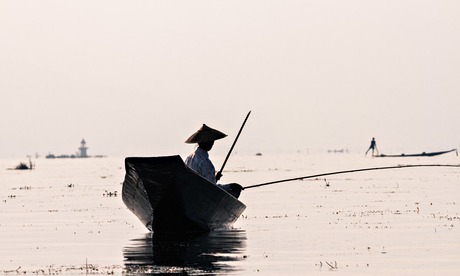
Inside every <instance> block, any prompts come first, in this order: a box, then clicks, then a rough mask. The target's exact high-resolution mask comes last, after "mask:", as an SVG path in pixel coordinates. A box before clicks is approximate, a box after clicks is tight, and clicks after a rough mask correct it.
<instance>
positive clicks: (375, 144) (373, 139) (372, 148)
mask: <svg viewBox="0 0 460 276" xmlns="http://www.w3.org/2000/svg"><path fill="white" fill-rule="evenodd" d="M370 150H372V156H374V150H375V151H376V152H377V155H378V154H379V150H378V149H377V143H376V142H375V138H374V137H372V141H371V145H370V146H369V148H368V149H367V151H366V154H365V155H367V153H368V152H369V151H370Z"/></svg>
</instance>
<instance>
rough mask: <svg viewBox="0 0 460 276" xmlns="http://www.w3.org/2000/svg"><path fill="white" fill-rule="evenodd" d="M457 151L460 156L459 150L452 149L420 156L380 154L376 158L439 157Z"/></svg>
mask: <svg viewBox="0 0 460 276" xmlns="http://www.w3.org/2000/svg"><path fill="white" fill-rule="evenodd" d="M453 151H455V152H456V153H457V156H458V151H457V149H451V150H446V151H435V152H422V153H418V154H404V153H402V154H379V155H376V156H375V157H431V156H437V155H441V154H446V153H449V152H453Z"/></svg>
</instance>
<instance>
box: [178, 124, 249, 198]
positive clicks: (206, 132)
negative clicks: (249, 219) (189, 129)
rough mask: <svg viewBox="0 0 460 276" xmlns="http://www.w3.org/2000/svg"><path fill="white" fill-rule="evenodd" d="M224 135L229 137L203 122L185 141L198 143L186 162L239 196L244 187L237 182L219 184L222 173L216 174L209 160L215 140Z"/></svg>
mask: <svg viewBox="0 0 460 276" xmlns="http://www.w3.org/2000/svg"><path fill="white" fill-rule="evenodd" d="M224 137H227V135H226V134H224V133H222V132H220V131H218V130H216V129H213V128H210V127H208V126H207V125H205V124H203V126H202V127H201V128H200V129H199V130H198V131H197V132H195V133H194V134H192V136H190V137H189V138H188V139H187V140H186V141H185V143H188V144H195V143H196V144H198V147H197V148H196V149H195V151H194V152H193V153H191V154H190V155H189V156H188V157H187V158H186V159H185V164H186V165H187V166H188V167H189V168H190V169H192V170H194V171H195V172H196V173H198V174H199V175H201V176H202V177H203V178H205V179H207V180H208V181H209V182H211V183H213V184H216V185H217V186H219V187H220V188H222V189H223V190H225V191H226V192H228V193H230V194H231V195H233V196H234V197H236V198H238V197H239V196H240V193H241V190H242V189H243V187H241V185H240V184H237V183H231V184H217V181H218V180H219V179H220V178H221V176H222V175H221V174H219V173H217V174H216V170H215V168H214V165H213V164H212V162H211V160H209V153H208V152H209V151H210V150H211V149H212V147H213V145H214V141H215V140H219V139H222V138H224Z"/></svg>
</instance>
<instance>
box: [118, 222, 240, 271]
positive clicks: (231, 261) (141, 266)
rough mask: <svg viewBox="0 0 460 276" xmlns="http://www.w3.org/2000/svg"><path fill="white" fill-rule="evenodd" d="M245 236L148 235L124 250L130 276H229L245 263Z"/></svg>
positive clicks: (218, 233)
mask: <svg viewBox="0 0 460 276" xmlns="http://www.w3.org/2000/svg"><path fill="white" fill-rule="evenodd" d="M245 250H246V232H245V231H243V230H235V229H232V230H219V231H213V232H210V233H201V234H184V233H162V234H155V233H147V234H144V235H143V236H142V237H139V238H137V239H133V240H131V241H130V242H129V245H128V246H126V247H125V248H124V249H123V256H124V264H125V272H126V274H127V275H134V274H136V275H138V274H142V275H150V274H158V273H182V274H184V273H185V274H228V273H232V272H238V271H239V270H238V268H237V262H238V261H244V260H245V255H244V254H245Z"/></svg>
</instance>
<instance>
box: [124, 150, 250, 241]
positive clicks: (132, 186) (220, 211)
mask: <svg viewBox="0 0 460 276" xmlns="http://www.w3.org/2000/svg"><path fill="white" fill-rule="evenodd" d="M125 168H126V175H125V180H124V182H123V189H122V198H123V202H124V203H125V205H126V206H127V207H128V208H129V209H130V210H131V211H132V212H133V213H134V214H135V215H136V216H137V217H138V218H139V220H140V221H141V222H142V223H143V224H144V225H145V226H146V227H147V228H148V229H149V230H150V231H156V232H161V231H211V230H213V229H222V228H230V227H231V226H232V225H233V223H234V222H235V221H236V220H237V219H238V218H239V216H240V215H241V214H242V213H243V211H244V210H245V209H246V206H245V205H244V204H243V203H242V202H240V201H239V200H238V199H236V198H235V197H233V196H232V195H230V194H229V193H227V192H226V191H224V190H223V189H221V188H219V187H218V186H216V185H214V184H213V183H211V182H209V181H208V180H206V179H204V178H203V177H201V176H200V175H198V174H197V173H195V172H194V171H193V170H191V169H189V168H188V167H187V166H186V165H185V163H184V161H183V160H182V158H181V157H180V156H178V155H175V156H163V157H128V158H126V159H125Z"/></svg>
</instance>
